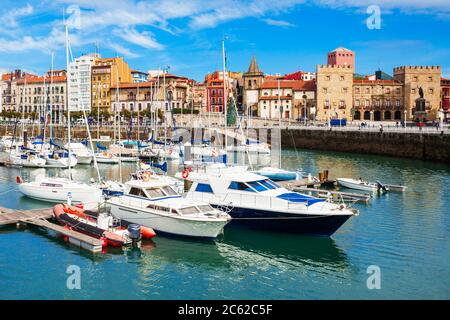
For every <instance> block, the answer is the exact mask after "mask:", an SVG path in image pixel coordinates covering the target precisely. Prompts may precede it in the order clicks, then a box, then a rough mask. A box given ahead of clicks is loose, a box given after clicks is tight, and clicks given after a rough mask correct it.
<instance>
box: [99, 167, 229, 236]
mask: <svg viewBox="0 0 450 320" xmlns="http://www.w3.org/2000/svg"><path fill="white" fill-rule="evenodd" d="M125 188H126V191H125V193H124V195H122V196H119V197H113V198H111V199H108V200H107V201H106V203H107V204H108V205H109V206H110V207H111V213H112V214H113V215H114V216H116V217H117V218H120V219H122V220H126V221H129V222H132V223H137V224H140V225H143V226H146V227H150V228H152V229H154V230H155V231H156V232H162V233H167V234H171V235H177V236H187V237H197V238H216V237H217V236H218V235H219V234H220V233H221V232H222V230H223V227H224V226H225V225H226V224H227V223H228V222H229V221H230V219H231V218H230V216H229V215H228V214H226V213H224V212H223V211H221V210H218V209H215V208H213V207H211V206H210V205H209V204H208V203H205V202H199V201H192V200H186V199H184V198H183V197H182V196H181V195H179V194H178V193H177V192H176V191H175V190H174V189H173V188H172V187H171V186H170V181H169V180H168V179H166V177H163V176H156V175H152V174H149V175H148V176H146V177H144V178H143V179H138V180H135V179H133V180H130V181H128V182H127V183H125Z"/></svg>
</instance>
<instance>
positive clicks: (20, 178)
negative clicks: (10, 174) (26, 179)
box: [16, 176, 23, 184]
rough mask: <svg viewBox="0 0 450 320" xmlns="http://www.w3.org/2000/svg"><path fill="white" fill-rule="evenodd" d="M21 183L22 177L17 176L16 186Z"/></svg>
mask: <svg viewBox="0 0 450 320" xmlns="http://www.w3.org/2000/svg"><path fill="white" fill-rule="evenodd" d="M22 182H23V181H22V177H21V176H17V177H16V183H17V184H21V183H22Z"/></svg>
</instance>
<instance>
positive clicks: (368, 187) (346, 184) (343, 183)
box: [337, 179, 377, 192]
mask: <svg viewBox="0 0 450 320" xmlns="http://www.w3.org/2000/svg"><path fill="white" fill-rule="evenodd" d="M337 182H338V183H339V184H340V185H341V186H343V187H346V188H349V189H355V190H361V191H370V192H373V191H377V187H376V186H373V185H364V184H359V183H355V182H351V181H347V180H343V179H337Z"/></svg>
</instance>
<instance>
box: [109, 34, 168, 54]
mask: <svg viewBox="0 0 450 320" xmlns="http://www.w3.org/2000/svg"><path fill="white" fill-rule="evenodd" d="M114 34H115V35H117V36H118V37H120V38H122V39H123V40H125V41H127V42H129V43H132V44H135V45H137V46H140V47H143V48H147V49H155V50H162V49H164V46H163V45H162V44H160V43H158V41H156V40H155V38H154V36H153V34H152V33H151V32H148V31H143V32H138V31H136V29H116V30H115V31H114Z"/></svg>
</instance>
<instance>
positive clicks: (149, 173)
mask: <svg viewBox="0 0 450 320" xmlns="http://www.w3.org/2000/svg"><path fill="white" fill-rule="evenodd" d="M150 176H151V172H149V171H146V172H144V174H143V176H142V178H143V179H144V181H145V182H148V181H149V180H150Z"/></svg>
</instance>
